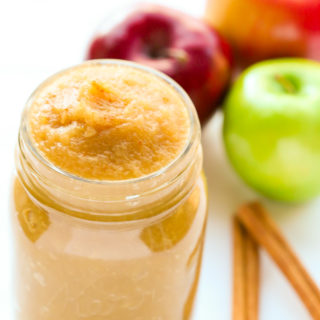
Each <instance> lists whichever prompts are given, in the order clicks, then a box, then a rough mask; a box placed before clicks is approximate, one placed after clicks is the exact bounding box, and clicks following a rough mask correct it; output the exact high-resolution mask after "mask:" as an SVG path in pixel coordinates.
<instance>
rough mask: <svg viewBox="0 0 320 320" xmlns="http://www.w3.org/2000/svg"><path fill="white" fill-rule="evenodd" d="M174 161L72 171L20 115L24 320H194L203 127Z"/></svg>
mask: <svg viewBox="0 0 320 320" xmlns="http://www.w3.org/2000/svg"><path fill="white" fill-rule="evenodd" d="M102 63H117V64H124V65H129V66H133V67H135V68H140V69H143V70H144V71H147V72H150V73H152V74H154V75H156V76H157V77H161V78H162V79H163V80H165V81H166V82H167V83H168V84H169V85H170V86H172V87H173V88H174V89H175V90H176V91H177V92H178V93H179V95H180V97H181V99H182V100H183V102H184V103H185V106H186V108H187V110H188V114H189V117H190V123H191V128H190V135H189V138H188V142H187V144H186V146H185V149H184V151H183V152H182V153H181V154H180V156H179V157H178V158H176V159H175V160H174V161H173V162H172V163H170V164H169V165H168V166H166V167H163V168H161V169H160V170H159V171H157V172H154V173H152V174H150V175H148V176H144V177H141V178H136V179H131V180H119V181H96V180H87V179H83V178H80V177H77V176H73V175H71V174H69V173H68V172H64V171H62V170H60V169H59V168H57V167H55V166H53V165H52V164H51V163H50V162H48V161H47V160H46V159H44V158H43V157H42V156H41V154H40V153H39V152H38V151H37V149H36V148H35V146H34V145H33V143H32V140H31V138H30V134H29V132H28V126H27V119H28V109H29V106H30V105H31V103H32V100H33V98H34V95H35V94H36V93H37V92H39V90H42V88H43V86H45V85H46V83H47V81H50V79H49V80H47V81H46V82H44V83H43V84H42V85H41V86H40V87H39V88H38V89H37V90H36V91H35V93H34V94H33V95H32V96H31V98H30V99H29V101H28V103H27V105H26V108H25V111H24V114H23V117H22V121H21V127H20V133H19V141H18V147H17V151H16V176H15V178H14V183H13V192H12V225H13V235H14V242H15V282H16V310H15V314H16V319H19V320H49V319H50V320H57V319H65V320H67V319H68V320H73V319H74V320H75V319H88V320H89V319H90V320H102V319H103V320H107V319H108V320H120V319H121V320H124V319H130V320H146V319H148V320H161V319H162V320H179V319H181V320H182V319H183V320H187V319H190V318H191V313H192V306H193V302H194V297H195V293H196V290H197V284H198V279H199V272H200V266H201V254H202V248H203V241H204V232H205V225H206V216H207V195H206V187H205V181H204V177H203V175H202V173H201V172H202V149H201V143H200V126H199V122H198V119H197V115H196V112H195V109H194V107H193V105H192V102H191V101H190V99H189V98H188V96H187V95H186V94H185V93H184V91H183V90H182V89H181V88H180V87H179V86H178V85H177V84H176V83H175V82H174V81H172V80H171V79H169V78H168V77H166V76H165V75H163V74H161V73H159V72H156V71H154V70H152V69H149V68H146V67H142V66H137V65H136V64H132V63H129V62H120V61H115V60H113V61H112V60H111V61H105V62H102Z"/></svg>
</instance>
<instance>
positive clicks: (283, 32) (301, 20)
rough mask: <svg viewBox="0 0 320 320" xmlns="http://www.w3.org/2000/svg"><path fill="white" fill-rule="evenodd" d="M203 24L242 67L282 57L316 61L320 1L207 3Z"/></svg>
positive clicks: (216, 0)
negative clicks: (214, 31)
mask: <svg viewBox="0 0 320 320" xmlns="http://www.w3.org/2000/svg"><path fill="white" fill-rule="evenodd" d="M206 20H207V21H208V22H209V23H211V25H212V26H214V27H215V28H217V30H218V31H220V32H221V34H222V35H224V36H225V37H226V38H227V39H228V40H230V43H231V44H232V45H233V46H234V49H235V52H236V55H237V58H239V60H240V62H242V63H243V64H245V65H247V64H250V63H253V62H256V61H259V60H264V59H269V58H274V57H285V56H298V57H306V58H310V59H315V60H320V0H208V7H207V10H206Z"/></svg>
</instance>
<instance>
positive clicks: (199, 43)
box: [87, 5, 231, 122]
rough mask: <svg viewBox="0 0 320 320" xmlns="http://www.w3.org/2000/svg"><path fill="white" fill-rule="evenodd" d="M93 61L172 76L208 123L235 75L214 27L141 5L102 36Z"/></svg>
mask: <svg viewBox="0 0 320 320" xmlns="http://www.w3.org/2000/svg"><path fill="white" fill-rule="evenodd" d="M87 58H88V59H101V58H116V59H125V60H132V61H135V62H138V63H141V64H144V65H147V66H150V67H153V68H155V69H158V70H160V71H162V72H164V73H166V74H167V75H169V76H170V77H171V78H173V79H174V80H175V81H177V82H178V83H179V84H180V85H181V86H182V87H183V88H184V89H185V91H186V92H187V93H188V94H189V95H190V97H191V99H192V100H193V102H194V104H195V106H196V109H197V111H198V115H199V118H200V120H201V121H202V122H203V121H204V120H206V119H207V118H208V117H209V115H210V114H211V113H212V112H213V111H214V110H215V108H216V107H217V106H218V104H219V102H220V99H221V97H222V95H223V93H224V91H225V89H226V87H227V85H228V83H229V80H230V74H231V52H230V48H229V46H228V44H227V43H226V42H225V41H224V40H223V39H222V38H221V36H220V35H219V34H218V33H217V32H216V31H215V30H214V29H212V28H211V27H210V26H209V25H207V24H206V23H204V22H203V21H201V20H199V19H196V18H194V17H191V16H189V15H186V14H183V13H181V12H178V11H175V10H172V9H169V8H165V7H162V6H158V5H144V7H138V8H136V9H135V10H133V11H132V12H130V13H128V14H127V15H126V16H125V17H124V19H123V20H122V21H121V22H120V23H118V24H116V25H113V26H112V28H109V29H108V30H104V31H102V33H99V34H97V35H96V37H95V38H94V39H93V40H92V42H91V44H90V46H89V49H88V53H87Z"/></svg>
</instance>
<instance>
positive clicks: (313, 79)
mask: <svg viewBox="0 0 320 320" xmlns="http://www.w3.org/2000/svg"><path fill="white" fill-rule="evenodd" d="M223 135H224V143H225V147H226V151H227V154H228V157H229V159H230V162H231V163H232V165H233V167H234V168H235V170H236V171H237V172H238V173H239V175H240V176H241V177H242V178H243V179H244V180H245V181H246V182H247V183H248V184H249V185H251V186H252V187H253V188H255V189H256V190H258V191H259V192H261V193H262V194H264V195H266V196H269V197H271V198H274V199H277V200H281V201H288V202H301V201H306V200H308V199H311V198H312V197H315V196H317V195H318V194H319V193H320V64H319V63H317V62H313V61H309V60H305V59H290V58H287V59H277V60H269V61H264V62H261V63H258V64H256V65H254V66H252V67H250V68H249V69H247V70H246V71H245V72H244V73H243V74H242V75H241V76H240V77H239V78H238V79H237V80H236V82H235V84H234V86H233V88H232V89H231V91H230V93H229V94H228V96H227V98H226V100H225V105H224V128H223Z"/></svg>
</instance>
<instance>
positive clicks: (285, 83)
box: [275, 74, 297, 93]
mask: <svg viewBox="0 0 320 320" xmlns="http://www.w3.org/2000/svg"><path fill="white" fill-rule="evenodd" d="M275 79H276V80H277V81H278V83H279V84H280V85H281V86H282V88H283V89H284V90H285V91H286V92H287V93H295V92H296V91H297V88H296V87H295V85H294V84H293V83H292V82H291V81H290V80H289V79H288V78H287V77H285V76H284V75H280V74H276V75H275Z"/></svg>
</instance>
